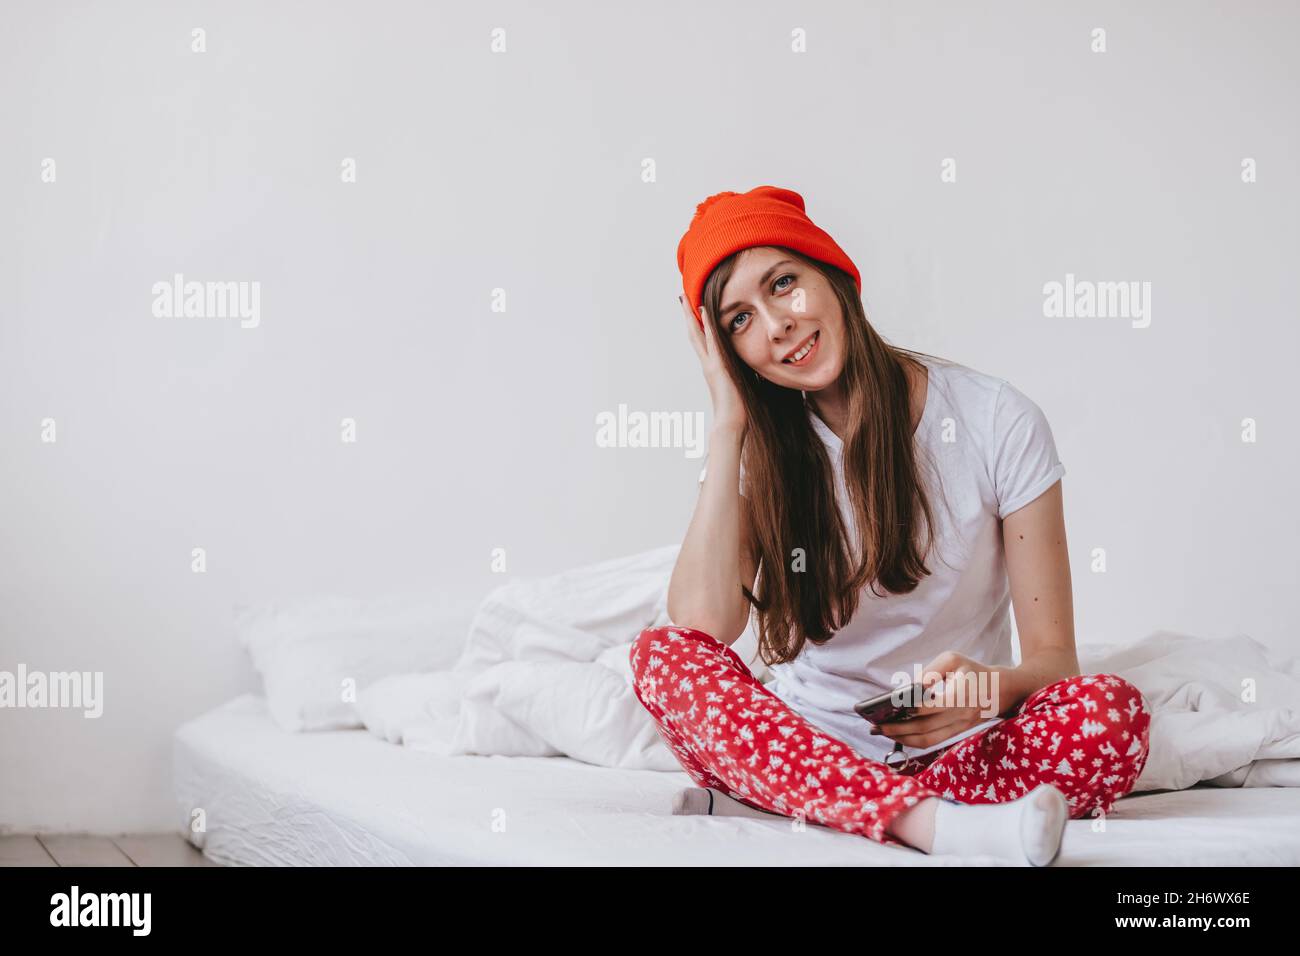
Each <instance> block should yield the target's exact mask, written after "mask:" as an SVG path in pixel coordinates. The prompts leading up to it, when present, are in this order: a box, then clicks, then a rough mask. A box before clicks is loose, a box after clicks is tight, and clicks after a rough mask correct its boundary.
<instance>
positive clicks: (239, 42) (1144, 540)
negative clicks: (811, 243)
mask: <svg viewBox="0 0 1300 956" xmlns="http://www.w3.org/2000/svg"><path fill="white" fill-rule="evenodd" d="M1297 26H1300V15H1298V14H1297V12H1296V7H1295V5H1293V4H1287V3H1227V2H1217V3H1208V2H1200V3H1159V4H1157V3H1149V2H1148V3H1140V4H1132V3H1127V4H1120V3H1114V4H1112V3H1102V4H1096V3H1094V4H1086V5H1085V4H1065V3H1054V4H1040V3H1032V2H1024V3H1002V4H978V5H975V4H965V3H957V2H953V3H891V4H879V3H858V2H854V3H848V2H844V3H813V4H808V3H772V2H764V3H755V2H745V3H739V2H737V3H714V4H709V5H704V6H703V7H702V5H700V4H698V3H655V4H604V3H602V4H597V3H594V2H593V3H548V4H546V5H545V7H544V8H542V6H541V5H534V4H526V3H493V4H489V5H483V6H479V5H470V4H464V5H459V4H457V5H451V4H439V5H436V6H434V5H426V4H419V3H341V2H331V3H314V4H309V5H308V4H287V3H278V4H260V3H234V4H230V3H221V4H217V3H172V2H166V3H164V2H161V0H153V2H145V3H135V4H130V5H127V4H116V5H115V4H102V3H100V4H92V3H84V4H72V3H50V4H46V3H23V4H8V3H7V4H5V8H4V11H3V23H2V24H0V130H2V131H3V143H4V148H3V149H2V150H0V225H2V229H0V502H2V505H0V508H2V509H3V510H2V512H0V518H2V521H3V526H2V529H0V669H5V670H10V671H12V670H15V669H16V667H17V665H18V664H19V663H24V664H25V665H26V666H27V667H28V669H30V670H44V671H56V670H89V671H94V670H102V671H103V672H104V678H105V698H106V699H105V713H104V716H103V717H102V718H100V719H99V720H97V721H96V720H86V719H84V718H82V717H81V716H80V714H79V713H78V712H67V711H57V710H43V711H30V710H22V711H0V830H6V829H7V830H17V831H24V830H33V829H49V830H89V831H100V832H114V831H119V830H140V829H148V828H159V829H161V828H165V827H169V826H171V825H173V823H174V822H175V819H176V809H175V807H174V806H173V803H172V800H171V793H170V779H169V777H170V735H171V733H172V731H173V729H174V728H175V727H176V725H177V724H178V723H180V722H182V721H184V720H186V719H189V718H190V717H193V716H195V715H197V714H199V713H202V712H203V711H205V710H207V709H209V708H211V707H213V706H216V705H217V704H220V703H221V702H223V701H226V700H228V699H229V698H231V697H232V696H234V695H236V694H239V693H242V692H245V691H247V690H251V689H256V687H257V683H256V677H255V675H254V673H253V672H252V670H251V668H250V666H249V664H248V663H247V662H246V660H245V658H244V654H243V651H242V650H241V649H240V648H239V647H238V645H237V643H236V641H235V634H234V628H233V623H232V614H231V609H232V606H233V605H234V604H236V603H249V602H254V601H258V600H263V599H270V598H285V597H292V596H298V595H306V594H313V593H342V594H348V595H356V596H370V595H381V594H385V593H389V592H396V591H404V592H409V591H413V590H420V589H431V590H436V591H439V592H446V593H451V594H456V595H459V596H461V597H462V598H463V599H464V600H466V601H468V602H470V603H471V604H472V603H473V601H475V600H477V599H478V598H479V597H481V596H482V595H483V594H484V593H485V592H486V591H487V590H488V589H489V588H490V587H492V586H493V585H495V584H498V583H501V582H502V580H503V579H502V576H501V575H494V574H492V573H491V571H490V565H489V562H490V558H491V550H492V549H493V548H498V547H500V548H505V549H506V554H507V561H508V571H509V574H511V575H520V574H541V573H549V572H553V571H558V570H561V569H564V568H568V567H572V566H575V565H579V564H585V563H589V562H592V561H597V560H602V559H605V558H611V557H615V556H619V555H623V554H628V553H631V552H634V551H639V550H643V549H647V548H651V547H655V546H658V545H661V544H665V543H669V542H672V541H678V540H680V539H681V537H682V535H683V534H684V532H685V528H686V525H687V523H688V521H689V519H690V514H691V508H692V506H693V502H694V499H695V496H696V494H697V490H698V487H699V486H698V484H697V477H698V474H699V470H700V467H701V462H700V461H699V460H698V459H695V460H692V459H689V458H687V457H686V454H685V452H684V451H683V450H681V449H636V448H623V449H602V448H598V447H597V445H596V442H595V420H596V415H597V414H598V413H600V412H602V411H616V410H617V408H618V405H619V403H626V404H627V405H628V406H629V407H630V408H632V409H637V410H645V411H651V410H658V411H683V412H693V411H704V412H708V409H709V405H708V393H707V390H706V389H705V387H704V384H703V380H702V378H701V377H700V374H699V367H698V362H697V360H696V358H695V356H694V354H693V353H692V352H691V351H690V349H689V346H688V345H687V342H686V337H685V328H684V325H683V319H682V316H681V312H680V310H679V307H678V305H677V302H676V295H677V293H678V291H679V290H680V278H679V275H678V273H677V270H676V261H675V251H676V244H677V241H678V239H679V238H680V236H681V234H682V232H683V231H684V230H685V228H686V226H687V224H688V223H689V221H690V218H691V215H692V213H693V211H694V208H695V205H696V203H698V202H700V201H701V200H702V199H704V198H705V197H706V196H708V195H710V194H711V193H714V192H717V191H719V190H723V189H732V190H737V191H744V190H747V189H750V188H752V187H754V186H757V185H761V184H774V185H780V186H785V187H787V188H791V189H795V190H797V191H799V192H800V193H802V194H803V195H804V197H805V199H806V201H807V206H808V212H809V214H810V215H811V216H812V218H813V219H814V221H816V222H817V223H818V224H820V225H821V226H823V227H824V228H826V229H827V230H828V231H829V232H830V233H831V234H832V235H833V236H835V237H836V239H837V240H838V241H839V243H840V245H841V246H842V247H843V248H844V249H845V250H846V251H847V252H848V253H849V255H850V256H852V257H853V258H854V260H855V261H856V263H857V264H858V266H859V268H860V269H861V272H862V275H863V278H864V291H865V295H864V299H865V302H866V306H867V313H868V316H869V317H870V318H871V319H872V321H873V322H874V323H875V325H876V327H877V328H878V329H879V330H880V331H881V332H882V333H883V334H884V335H885V336H886V337H887V338H888V339H889V340H890V341H892V342H894V343H895V344H898V345H902V346H907V347H912V348H916V349H920V350H923V351H926V352H931V353H934V354H938V355H941V356H943V357H946V358H949V359H952V360H955V361H958V362H961V363H963V364H966V365H969V366H971V367H973V368H976V369H979V370H981V371H984V372H987V373H990V374H994V375H997V376H1000V377H1004V378H1006V379H1008V380H1009V381H1011V382H1012V383H1013V384H1015V385H1016V386H1017V387H1019V388H1021V389H1022V390H1023V391H1024V392H1025V393H1026V394H1028V395H1029V396H1030V397H1031V398H1033V399H1034V400H1035V401H1036V402H1037V403H1038V404H1039V405H1040V406H1041V407H1042V408H1043V410H1044V411H1045V412H1046V414H1047V416H1048V420H1049V421H1050V422H1051V424H1052V427H1053V430H1054V434H1055V437H1056V441H1057V445H1058V449H1059V451H1060V454H1061V457H1062V460H1063V461H1064V463H1065V465H1066V468H1067V472H1068V473H1067V475H1066V477H1065V479H1064V484H1063V487H1064V492H1065V503H1066V513H1067V524H1068V536H1069V543H1070V549H1071V560H1072V567H1073V574H1074V595H1075V606H1076V623H1077V630H1078V635H1079V639H1080V641H1081V642H1082V641H1089V642H1093V641H1119V642H1127V641H1131V640H1135V639H1137V638H1139V637H1141V636H1142V635H1144V634H1146V633H1148V632H1150V631H1151V630H1154V629H1159V628H1168V629H1173V630H1181V631H1184V632H1187V633H1192V634H1198V635H1218V636H1226V635H1229V634H1236V633H1244V634H1249V635H1252V636H1254V637H1256V638H1258V639H1259V640H1261V641H1263V642H1265V643H1267V644H1271V645H1273V646H1276V647H1286V648H1292V649H1294V648H1295V647H1296V640H1297V639H1296V630H1295V627H1294V622H1295V614H1294V612H1293V606H1294V597H1295V589H1296V582H1297V580H1300V563H1298V560H1297V557H1296V553H1297V552H1296V538H1297V531H1298V530H1300V527H1298V525H1300V522H1298V521H1297V507H1296V503H1295V497H1294V488H1295V482H1296V474H1297V451H1296V449H1297V401H1296V381H1297V376H1296V371H1295V365H1296V354H1297V344H1300V334H1298V333H1297V319H1298V316H1297V307H1296V295H1295V288H1294V283H1295V279H1294V277H1295V274H1296V273H1295V269H1296V262H1297V261H1300V255H1298V254H1300V237H1298V230H1300V226H1298V223H1300V202H1298V197H1300V189H1298V187H1297V178H1296V168H1297V148H1298V147H1300V142H1298V136H1297V124H1296V123H1295V116H1296V106H1297V87H1298V86H1300V83H1298V77H1297V65H1296V62H1297V61H1296V58H1295V56H1294V51H1295V46H1296V40H1297V32H1298V31H1297ZM194 27H203V28H205V29H206V31H207V52H206V53H204V54H201V55H197V54H194V53H192V52H190V42H191V35H190V31H191V29H192V28H194ZM496 27H502V28H504V29H505V30H506V42H507V47H508V52H506V53H504V54H493V53H491V52H490V42H491V39H492V37H491V31H492V30H493V28H496ZM1096 27H1103V28H1105V30H1106V35H1107V46H1108V49H1107V52H1105V53H1104V54H1097V53H1094V52H1092V51H1091V49H1090V47H1091V43H1092V36H1091V31H1092V30H1093V29H1094V28H1096ZM799 28H802V29H803V30H806V32H807V50H808V52H806V53H803V54H796V53H793V52H791V42H792V40H791V33H792V30H795V29H799ZM46 157H51V158H53V159H54V160H55V161H56V163H57V176H58V178H57V182H56V183H53V184H48V183H42V182H41V180H40V172H41V163H42V161H43V160H44V159H45V158H46ZM345 157H354V158H355V159H356V162H357V170H358V181H357V182H356V183H355V184H344V183H342V182H340V168H341V163H342V161H343V159H344V158H345ZM947 157H952V158H953V159H955V160H956V163H957V173H958V178H957V182H956V183H943V182H941V181H940V177H939V173H940V164H941V162H942V161H943V160H944V159H945V158H947ZM1245 157H1252V158H1254V159H1255V160H1256V161H1257V163H1258V176H1259V181H1258V182H1257V183H1255V184H1250V185H1247V184H1243V183H1242V181H1241V175H1240V169H1241V162H1242V160H1243V158H1245ZM646 159H652V160H653V161H654V165H655V172H656V181H653V182H644V181H643V180H642V171H643V163H644V161H645V160H646ZM176 272H180V273H183V274H184V275H185V276H186V278H187V279H197V280H200V281H207V280H214V281H215V280H235V281H258V282H260V283H261V296H262V298H261V310H262V316H261V325H260V327H258V328H256V329H243V328H240V326H239V321H238V319H233V318H232V319H193V318H191V319H160V318H155V317H154V316H153V315H152V313H151V305H152V300H153V295H152V291H151V290H152V286H153V283H154V282H157V281H160V280H169V279H170V277H171V276H172V275H173V274H174V273H176ZM1067 272H1072V273H1074V274H1075V275H1076V277H1077V278H1078V279H1081V280H1093V281H1138V282H1142V281H1147V282H1150V283H1151V286H1152V302H1151V306H1152V313H1151V325H1150V327H1149V328H1146V329H1135V328H1133V327H1132V325H1131V322H1130V321H1129V320H1127V319H1123V318H1107V319H1082V318H1074V319H1046V318H1044V316H1043V314H1042V313H1043V308H1042V303H1043V294H1042V287H1043V285H1044V283H1046V282H1051V281H1063V280H1064V278H1065V274H1066V273H1067ZM495 288H503V289H505V290H506V293H507V307H508V310H507V311H506V312H505V313H504V314H501V313H495V312H493V311H491V308H490V305H491V295H492V290H493V289H495ZM47 417H50V418H54V419H55V420H56V421H57V429H58V432H57V434H58V441H57V443H55V444H45V443H42V442H41V440H40V429H41V425H40V423H41V421H42V419H44V418H47ZM344 417H354V418H355V419H356V420H357V427H358V433H357V434H358V441H357V443H356V444H354V445H348V444H344V443H342V442H341V441H340V437H339V423H340V419H342V418H344ZM1243 418H1253V419H1255V420H1256V422H1257V428H1258V441H1257V442H1256V443H1254V444H1244V443H1242V442H1241V441H1240V438H1239V436H1240V431H1241V421H1242V419H1243ZM195 547H203V548H205V549H206V550H207V562H208V564H207V567H208V570H207V573H206V574H194V573H192V572H191V570H190V562H191V557H190V554H191V549H192V548H195ZM1094 548H1104V549H1105V553H1106V559H1107V570H1106V572H1105V573H1104V574H1101V573H1094V572H1093V571H1092V570H1091V562H1092V553H1093V549H1094Z"/></svg>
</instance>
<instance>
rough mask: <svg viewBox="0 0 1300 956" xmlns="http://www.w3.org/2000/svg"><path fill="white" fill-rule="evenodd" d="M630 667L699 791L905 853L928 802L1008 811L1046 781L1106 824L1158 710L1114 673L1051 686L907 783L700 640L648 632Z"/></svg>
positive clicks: (698, 635) (1142, 754)
mask: <svg viewBox="0 0 1300 956" xmlns="http://www.w3.org/2000/svg"><path fill="white" fill-rule="evenodd" d="M629 659H630V662H631V665H632V676H633V687H634V689H635V691H636V695H637V699H638V700H640V701H641V704H642V705H643V706H644V707H645V708H646V710H648V711H649V712H650V715H651V716H652V717H653V718H654V720H655V723H656V724H657V725H658V727H659V732H660V733H661V734H662V735H663V737H664V739H665V740H666V741H667V742H668V745H669V746H670V747H671V748H672V751H673V753H674V754H675V755H676V757H677V759H678V761H679V762H680V763H681V765H682V766H683V768H685V770H686V772H687V773H688V774H689V775H690V777H691V779H692V780H694V781H695V782H696V783H698V784H699V785H700V786H702V787H712V788H714V789H715V790H720V791H722V792H723V793H726V794H728V795H729V796H731V797H733V798H734V799H737V800H740V801H742V802H744V803H747V804H749V805H751V806H755V807H758V808H760V809H763V810H768V811H771V812H774V813H780V814H783V815H785V816H791V817H793V816H796V815H798V814H802V815H803V817H804V819H806V820H811V821H814V822H816V823H820V824H822V825H824V826H828V827H832V828H834V829H837V830H843V831H845V832H847V833H858V834H862V835H864V836H866V837H869V838H870V839H872V840H876V841H878V842H880V843H884V844H892V845H898V846H906V845H907V844H904V843H903V842H902V841H901V840H898V839H896V838H895V837H893V836H892V835H891V834H889V833H887V832H886V829H887V828H888V827H889V825H890V823H891V821H892V820H893V819H894V817H895V816H897V815H898V814H899V813H901V812H903V811H904V810H906V809H908V808H909V807H912V806H915V805H916V804H917V802H918V801H920V800H923V799H925V798H927V797H938V798H940V799H944V800H948V801H950V802H953V803H1005V802H1007V801H1009V800H1015V799H1017V798H1019V797H1021V796H1023V795H1024V794H1026V793H1028V792H1029V791H1030V790H1032V789H1034V787H1036V786H1038V785H1039V784H1042V783H1050V784H1052V785H1054V786H1055V787H1057V788H1058V789H1059V790H1060V791H1061V792H1062V793H1063V794H1065V797H1066V800H1067V801H1068V802H1069V806H1070V817H1071V818H1073V819H1077V818H1080V817H1084V816H1089V815H1094V814H1095V813H1096V812H1097V811H1098V810H1100V812H1102V813H1109V812H1110V810H1111V807H1112V806H1113V805H1114V803H1115V801H1116V800H1118V799H1119V798H1120V797H1122V796H1124V795H1125V794H1126V793H1128V792H1129V791H1130V790H1131V789H1132V787H1133V784H1134V782H1135V781H1136V780H1137V778H1138V775H1139V774H1140V773H1141V772H1142V768H1143V767H1144V766H1145V765H1146V760H1147V753H1148V744H1149V739H1150V735H1149V727H1150V723H1151V711H1150V708H1149V707H1148V706H1147V702H1146V700H1145V699H1144V698H1143V697H1142V693H1141V691H1139V690H1138V689H1137V688H1136V687H1135V686H1133V684H1131V683H1129V682H1128V681H1126V680H1124V679H1123V678H1122V677H1118V676H1116V675H1115V674H1087V675H1082V676H1077V677H1068V678H1066V679H1064V680H1060V681H1057V682H1056V683H1053V684H1048V685H1047V686H1046V687H1043V688H1041V689H1039V690H1038V691H1036V692H1035V693H1033V694H1031V695H1030V696H1029V697H1027V698H1026V699H1025V700H1024V701H1023V702H1022V703H1021V704H1020V706H1019V708H1018V709H1017V711H1016V713H1015V715H1014V716H1011V717H1008V718H1005V719H1004V720H1002V721H1001V722H1000V723H997V724H992V725H990V726H988V727H986V728H984V730H982V731H981V732H979V733H976V734H972V735H971V736H969V737H965V738H963V739H962V740H959V741H957V742H956V743H954V744H951V745H950V746H948V747H947V748H945V749H943V750H939V751H933V752H931V753H928V754H925V755H924V756H923V757H920V758H916V759H914V760H912V761H910V762H909V764H908V765H907V766H906V767H905V768H904V769H903V770H902V772H900V771H899V770H896V769H893V768H891V767H888V766H886V765H885V764H883V763H881V762H880V761H877V760H871V759H868V758H867V757H863V756H862V755H861V754H859V753H858V752H857V751H855V750H854V749H853V748H852V747H851V746H850V745H849V744H847V743H844V742H843V741H841V740H837V739H836V738H835V737H833V736H832V735H830V734H828V733H825V732H824V731H822V730H821V729H820V728H818V727H816V726H815V725H813V724H812V723H810V722H809V721H808V720H806V719H805V718H803V717H802V716H800V714H799V713H798V712H797V711H795V710H793V709H792V708H791V707H790V706H789V705H788V704H786V703H785V701H783V700H781V698H779V697H777V696H776V694H774V693H773V692H772V691H770V690H768V689H767V688H766V687H764V686H763V684H762V683H761V682H759V680H758V679H757V678H756V677H754V675H753V673H752V672H751V671H750V670H749V668H748V667H746V666H745V663H744V661H742V660H741V658H740V656H739V655H738V654H736V652H735V651H733V650H732V649H731V648H730V647H728V646H727V645H726V644H723V643H722V642H721V641H719V640H717V639H716V638H714V637H712V636H711V635H709V634H706V633H705V632H704V631H699V630H694V629H692V628H686V627H672V626H669V627H654V628H648V629H647V630H644V631H642V632H641V633H640V634H639V635H638V636H637V639H636V640H635V641H634V642H633V643H632V649H631V652H630V654H629ZM886 739H888V738H886Z"/></svg>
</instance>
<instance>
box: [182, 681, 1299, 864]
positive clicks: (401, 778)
mask: <svg viewBox="0 0 1300 956" xmlns="http://www.w3.org/2000/svg"><path fill="white" fill-rule="evenodd" d="M173 745H174V748H173V756H174V768H173V769H174V790H175V796H176V798H177V800H178V802H179V804H180V808H181V811H182V813H183V819H184V821H185V832H186V833H187V835H188V836H189V838H190V840H191V842H193V843H194V844H195V845H196V846H198V847H200V848H201V849H202V850H203V851H204V853H205V854H206V855H207V856H208V857H209V858H211V859H212V860H214V861H215V862H218V863H225V864H234V865H299V866H312V865H324V866H338V865H602V864H613V865H649V866H659V865H667V866H674V865H696V864H709V865H716V864H724V865H759V866H766V865H789V864H796V865H810V866H839V865H843V866H962V865H993V866H996V865H1004V864H1003V863H1002V861H999V860H996V859H993V858H989V857H955V856H928V855H926V854H924V853H921V852H919V851H916V850H911V849H908V848H903V847H889V846H884V845H882V844H878V843H875V842H873V841H871V840H867V839H865V838H863V837H858V836H853V835H851V834H847V833H841V832H838V831H835V830H831V829H829V828H826V827H821V826H817V825H809V826H807V827H806V828H804V829H803V830H802V831H796V830H795V829H794V828H793V827H792V826H791V823H792V821H788V820H784V819H775V820H772V821H767V820H749V819H735V818H725V817H724V818H718V817H700V816H693V817H675V816H672V815H671V813H670V812H669V805H670V801H671V798H672V795H673V794H674V793H675V792H676V791H677V790H678V789H679V788H681V787H684V786H691V785H692V784H691V780H690V778H689V777H688V776H687V775H686V774H685V773H684V772H671V773H667V772H662V771H653V770H619V769H612V768H608V767H596V766H592V765H589V764H584V763H580V762H578V761H576V760H572V759H570V758H567V757H503V756H467V755H458V756H451V757H444V756H437V755H434V754H429V753H422V752H419V751H413V750H411V749H410V748H407V747H399V746H395V745H393V744H390V743H386V742H385V741H383V740H380V739H378V738H377V737H375V736H373V735H372V734H369V733H367V732H366V731H364V730H339V731H324V732H316V733H289V732H286V731H284V730H281V729H280V728H279V727H278V726H276V724H275V723H274V722H273V721H272V720H271V717H270V715H269V713H268V711H267V707H266V703H265V701H264V700H263V699H262V698H261V697H260V696H258V695H255V694H245V695H243V696H241V697H238V698H235V699H233V700H231V701H229V702H227V703H226V704H223V705H221V706H219V707H217V708H215V709H213V710H212V711H209V712H208V713H206V714H203V715H201V716H199V717H197V718H195V719H193V720H191V721H189V722H187V723H185V724H183V725H182V726H181V727H179V728H178V729H177V731H176V733H175V735H174V739H173ZM196 808H201V809H202V810H203V811H204V821H205V827H206V829H205V831H204V832H199V833H191V832H189V821H190V820H191V819H192V816H191V814H192V811H193V810H194V809H196ZM1225 864H1242V865H1287V866H1295V865H1300V788H1295V787H1282V788H1273V787H1254V788H1218V787H1206V786H1198V787H1195V788H1192V789H1190V790H1183V791H1157V792H1152V793H1144V794H1137V795H1134V796H1130V797H1128V798H1126V799H1124V800H1121V801H1120V802H1119V803H1118V804H1117V805H1116V807H1115V809H1114V811H1113V812H1112V814H1111V815H1110V817H1109V818H1108V819H1107V820H1106V829H1105V832H1097V831H1095V830H1094V829H1093V824H1092V822H1091V821H1088V820H1072V821H1070V823H1069V824H1068V826H1067V829H1066V834H1065V840H1064V843H1063V846H1062V851H1061V856H1060V857H1059V858H1058V861H1057V863H1056V865H1058V866H1071V865H1081V866H1088V865H1111V866H1133V865H1139V866H1191V865H1197V866H1206V865H1210V866H1213V865H1225Z"/></svg>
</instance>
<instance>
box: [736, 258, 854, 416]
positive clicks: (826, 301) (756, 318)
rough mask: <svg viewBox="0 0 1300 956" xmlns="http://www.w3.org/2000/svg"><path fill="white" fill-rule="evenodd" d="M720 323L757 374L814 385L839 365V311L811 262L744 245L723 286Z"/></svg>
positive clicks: (833, 375) (821, 384)
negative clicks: (808, 263)
mask: <svg viewBox="0 0 1300 956" xmlns="http://www.w3.org/2000/svg"><path fill="white" fill-rule="evenodd" d="M718 325H719V328H721V329H722V334H723V335H730V336H731V342H732V344H733V345H734V346H735V349H736V354H737V355H739V356H740V358H741V360H742V361H743V362H744V363H745V364H746V365H748V366H749V367H750V368H752V369H753V370H754V371H756V372H757V373H758V374H759V375H761V376H763V378H765V379H767V380H768V381H769V382H772V383H774V384H776V385H782V386H785V387H786V388H797V389H801V390H803V391H805V392H815V391H819V390H821V389H823V388H825V387H826V386H828V385H830V384H831V383H832V382H834V381H835V380H836V379H837V378H838V377H839V374H840V371H841V370H842V369H843V367H844V314H843V309H842V308H841V307H840V300H839V299H838V298H837V297H836V295H835V290H834V289H832V288H831V285H830V283H829V282H827V281H826V278H825V276H823V275H822V274H821V273H820V272H818V271H817V270H816V269H813V268H811V267H810V266H807V265H805V264H804V263H803V262H802V261H800V260H799V259H795V258H793V257H791V256H790V255H789V254H788V253H785V252H782V251H781V250H780V249H774V248H772V247H770V246H756V247H754V248H751V249H746V250H745V251H744V252H742V253H741V254H740V256H739V257H738V258H737V260H736V268H735V270H734V272H733V273H732V275H731V278H730V279H729V280H727V284H726V286H725V287H724V288H723V290H722V307H721V312H720V315H719V323H718Z"/></svg>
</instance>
